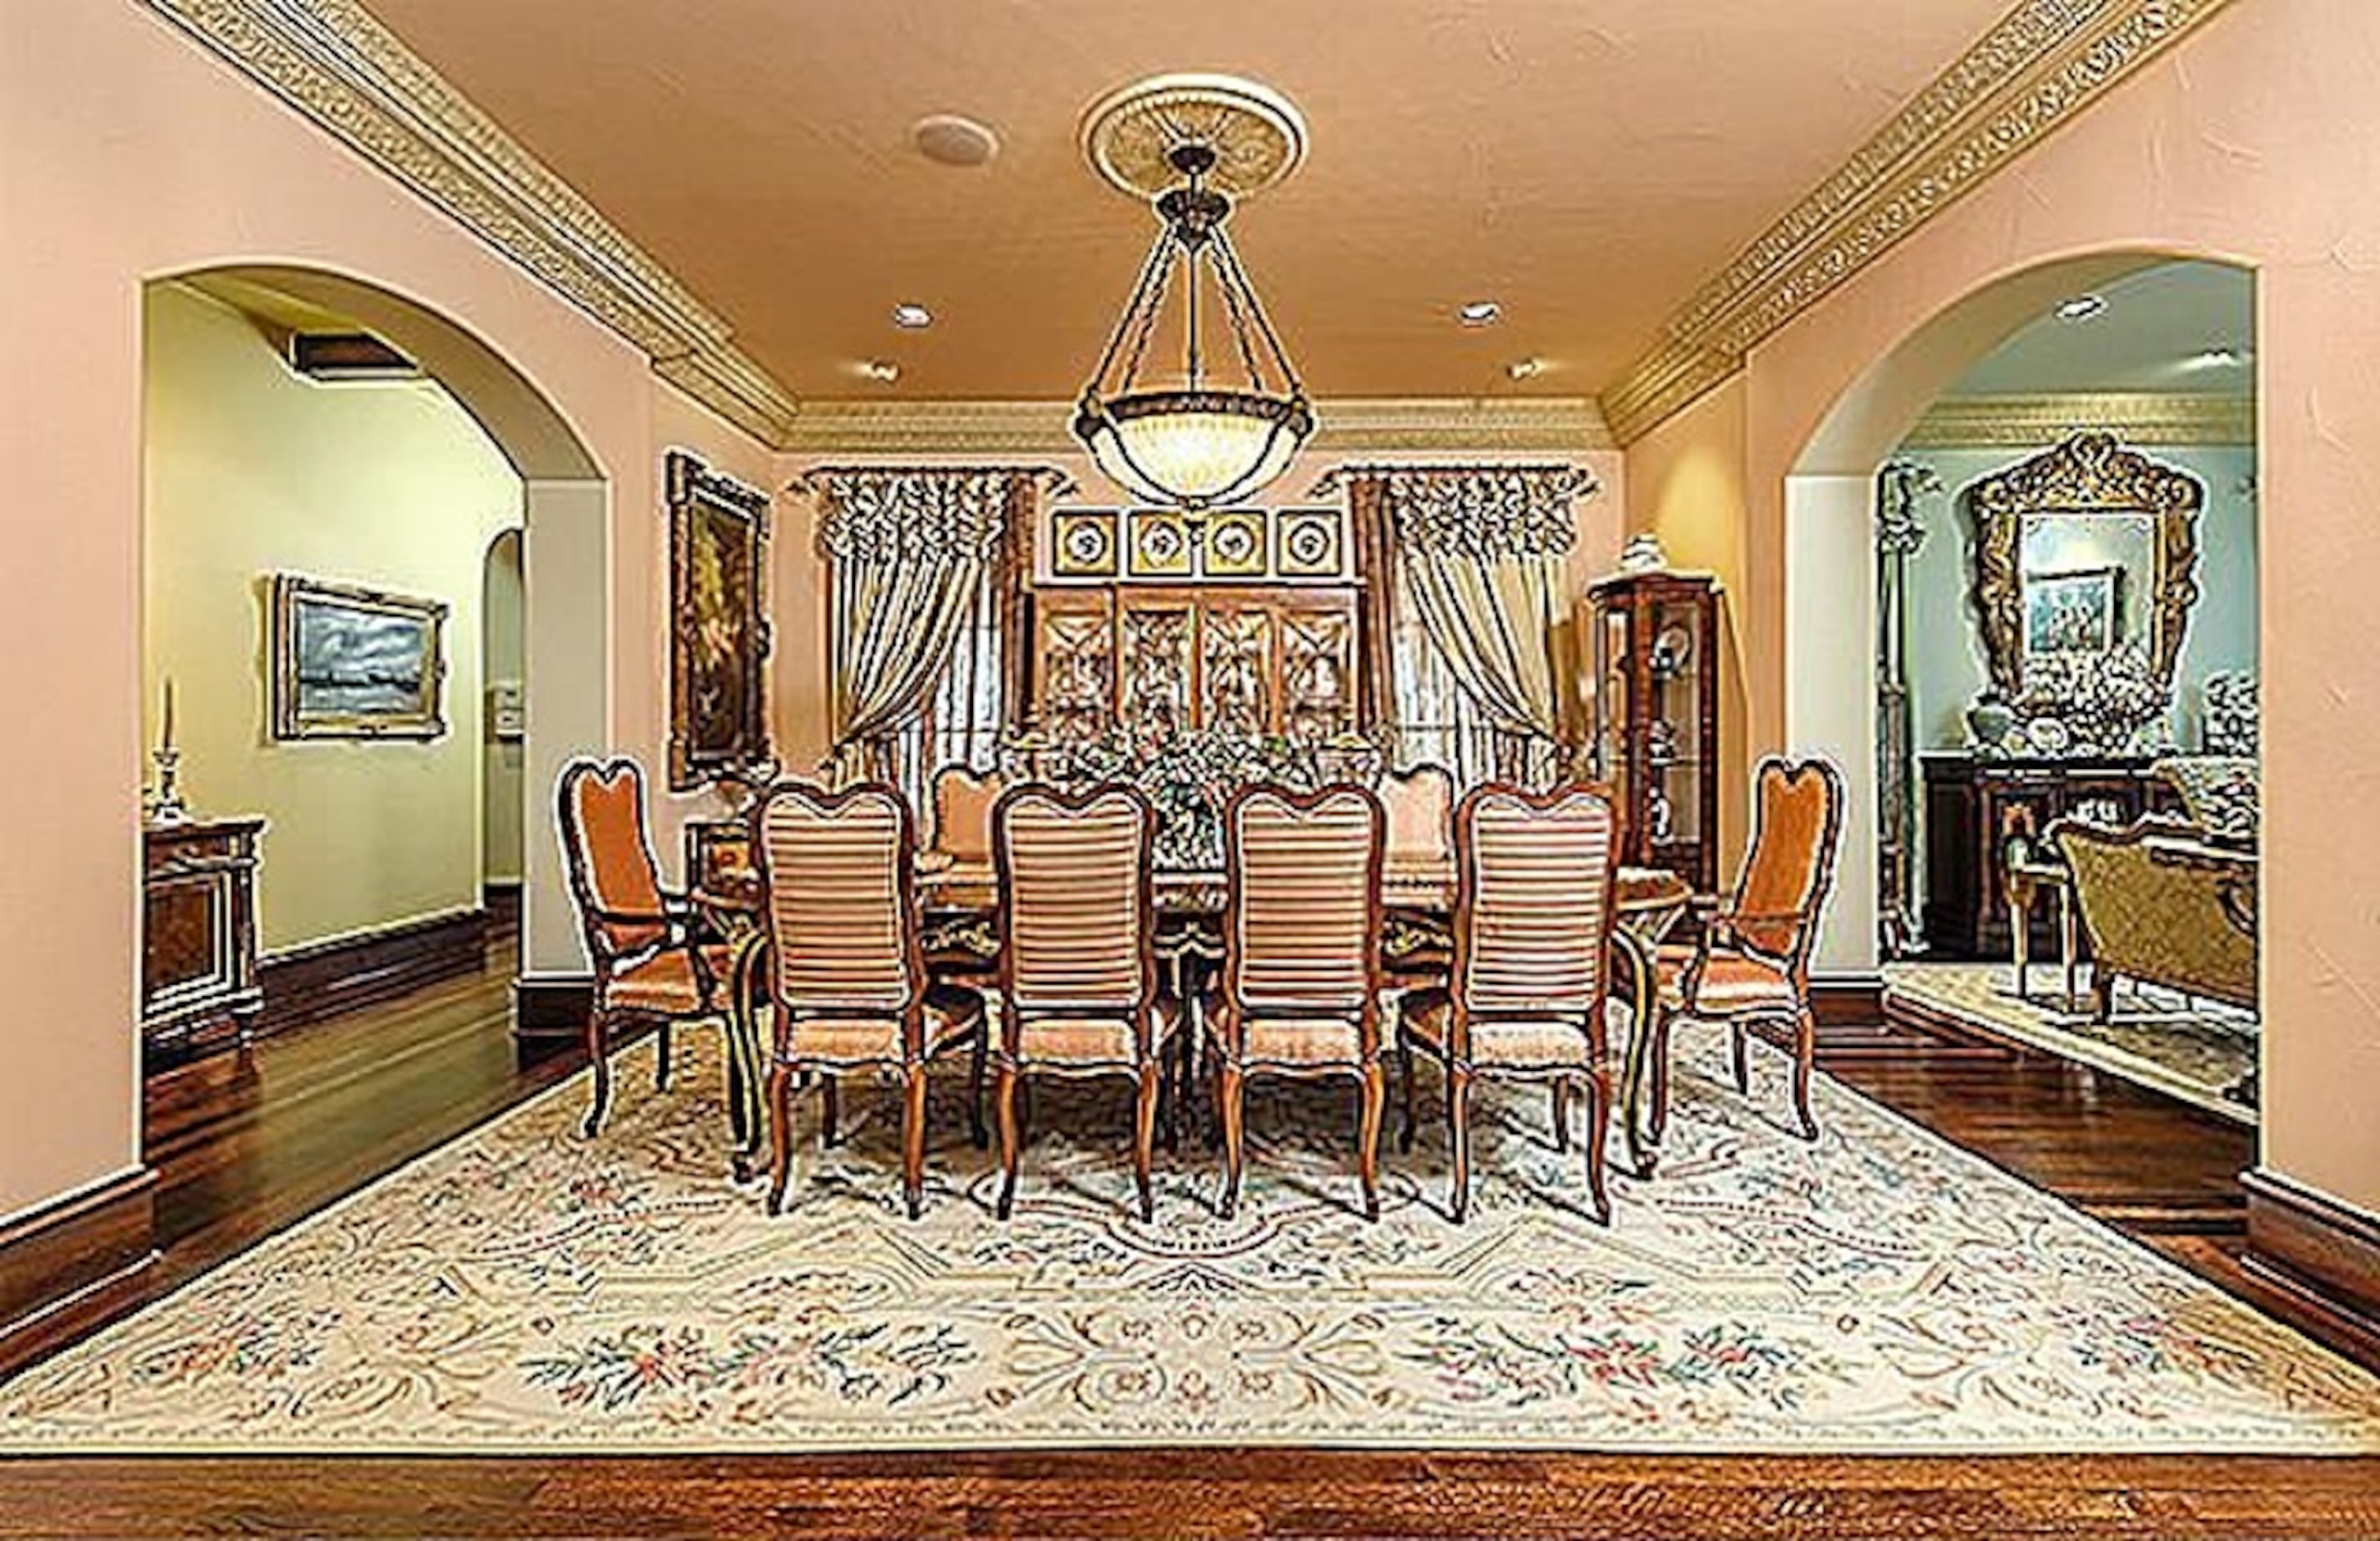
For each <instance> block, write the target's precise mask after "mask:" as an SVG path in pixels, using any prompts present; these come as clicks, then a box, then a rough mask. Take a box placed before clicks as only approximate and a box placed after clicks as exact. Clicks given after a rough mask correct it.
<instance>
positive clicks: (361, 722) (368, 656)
mask: <svg viewBox="0 0 2380 1541" xmlns="http://www.w3.org/2000/svg"><path fill="white" fill-rule="evenodd" d="M269 602H270V610H271V620H270V629H271V633H272V637H271V643H270V656H271V658H272V661H273V681H272V685H273V689H272V718H273V737H274V738H275V739H283V740H288V739H302V738H437V737H440V736H442V735H443V734H444V733H445V732H446V719H445V717H444V716H443V714H442V713H441V711H440V710H439V697H440V693H441V691H442V690H443V687H444V686H445V683H446V654H445V640H444V635H443V634H444V628H445V623H446V609H447V607H446V605H445V603H444V601H440V600H425V599H416V598H412V597H409V596H407V595H403V594H390V593H384V592H383V591H382V590H380V589H377V588H356V587H353V586H351V585H347V584H340V583H324V582H322V581H321V580H319V579H315V578H310V577H301V576H298V575H297V574H296V573H275V574H273V577H272V582H271V598H270V601H269Z"/></svg>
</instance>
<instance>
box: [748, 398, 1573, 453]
mask: <svg viewBox="0 0 2380 1541" xmlns="http://www.w3.org/2000/svg"><path fill="white" fill-rule="evenodd" d="M1314 415H1315V417H1316V419H1317V420H1318V426H1317V427H1316V429H1315V431H1314V438H1313V441H1312V442H1311V443H1309V444H1308V445H1307V446H1306V449H1307V453H1309V454H1314V453H1319V454H1324V455H1350V454H1359V455H1360V454H1375V453H1393V452H1399V451H1433V450H1437V451H1447V452H1456V451H1470V452H1496V451H1515V452H1552V453H1561V454H1576V453H1578V452H1580V451H1582V450H1597V449H1606V450H1608V449H1612V448H1615V447H1616V445H1615V444H1614V443H1613V441H1612V438H1611V431H1610V430H1609V428H1607V427H1606V426H1605V425H1604V421H1603V415H1602V413H1601V412H1599V411H1598V410H1597V408H1596V405H1595V403H1594V402H1592V401H1590V400H1588V399H1586V398H1585V397H1577V396H1573V397H1542V396H1531V397H1520V396H1500V397H1488V398H1444V397H1415V398H1411V399H1402V398H1399V399H1390V398H1383V397H1366V398H1362V399H1349V400H1344V401H1322V402H1317V403H1316V404H1315V407H1314ZM1074 420H1075V405H1074V403H1072V402H1067V401H817V400H811V401H805V402H803V403H802V404H801V406H800V409H799V410H798V411H797V412H796V413H795V416H794V419H793V420H792V422H790V423H789V424H787V425H786V429H785V433H784V439H783V443H782V444H781V445H780V447H781V448H783V449H787V450H793V451H796V452H799V453H802V454H808V455H1062V454H1068V453H1074V452H1078V451H1080V450H1081V448H1082V444H1081V443H1080V442H1078V441H1077V440H1076V439H1075V436H1074V433H1073V431H1072V428H1071V425H1072V424H1073V422H1074Z"/></svg>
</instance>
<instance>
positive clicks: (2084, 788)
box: [1918, 754, 2180, 959]
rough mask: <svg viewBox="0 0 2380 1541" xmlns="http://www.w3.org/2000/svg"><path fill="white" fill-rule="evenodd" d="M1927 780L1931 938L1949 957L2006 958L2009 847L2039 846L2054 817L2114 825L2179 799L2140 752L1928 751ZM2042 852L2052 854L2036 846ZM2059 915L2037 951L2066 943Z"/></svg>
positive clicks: (1924, 761)
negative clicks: (1985, 755)
mask: <svg viewBox="0 0 2380 1541" xmlns="http://www.w3.org/2000/svg"><path fill="white" fill-rule="evenodd" d="M1918 762H1919V764H1920V765H1921V766H1922V767H1923V768H1924V771H1925V940H1926V943H1927V945H1928V947H1929V948H1930V949H1931V950H1932V952H1933V953H1934V954H1935V955H1936V956H1938V957H1945V958H1975V959H1984V958H1995V959H1996V958H2006V957H2009V956H2010V953H2011V952H2012V947H2011V943H2012V941H2013V940H2014V938H2013V932H2012V928H2011V926H2010V919H2009V902H2008V901H2009V846H2010V842H2011V841H2018V840H2022V841H2023V842H2024V843H2026V845H2027V846H2028V847H2030V846H2034V845H2037V844H2038V843H2039V842H2040V839H2041V836H2042V832H2043V831H2046V830H2047V829H2048V828H2049V826H2050V823H2051V821H2052V820H2055V819H2064V818H2078V819H2090V820H2091V821H2092V822H2094V823H2097V824H2107V825H2112V826H2118V827H2120V826H2123V825H2126V824H2130V823H2131V821H2132V820H2133V819H2137V818H2139V817H2140V816H2141V815H2142V814H2143V813H2152V812H2167V811H2171V810H2174V809H2176V808H2178V807H2179V806H2180V799H2179V798H2178V797H2177V796H2176V795H2174V793H2173V790H2172V789H2171V788H2170V787H2168V785H2167V784H2166V783H2165V781H2164V779H2163V778H2161V777H2159V776H2157V775H2155V773H2153V772H2152V771H2151V770H2150V766H2151V764H2152V763H2153V762H2152V761H2151V760H2149V759H2147V758H2140V759H1981V758H1976V757H1975V756H1973V755H1967V754H1930V755H1920V756H1919V757H1918ZM2035 854H2036V855H2045V854H2046V853H2040V852H2036V853H2035ZM2052 924H2053V917H2051V916H2046V915H2043V916H2034V921H2033V931H2032V935H2031V937H2030V938H2029V940H2030V941H2031V943H2032V947H2031V949H2030V950H2031V951H2037V952H2041V953H2046V952H2048V951H2049V949H2050V948H2052V947H2055V946H2057V945H2058V936H2057V933H2056V932H2055V931H2053V930H2052V929H2050V926H2051V925H2052Z"/></svg>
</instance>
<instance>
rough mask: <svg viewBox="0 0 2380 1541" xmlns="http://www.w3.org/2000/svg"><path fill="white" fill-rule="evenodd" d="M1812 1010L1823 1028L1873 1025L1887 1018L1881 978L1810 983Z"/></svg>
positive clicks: (1816, 980)
mask: <svg viewBox="0 0 2380 1541" xmlns="http://www.w3.org/2000/svg"><path fill="white" fill-rule="evenodd" d="M1810 1011H1811V1013H1812V1014H1814V1015H1815V1016H1816V1017H1817V1019H1818V1023H1819V1025H1821V1026H1832V1025H1841V1024H1844V1023H1872V1022H1876V1021H1878V1020H1880V1019H1881V1018H1882V1017H1883V1015H1884V980H1883V978H1882V977H1868V978H1846V979H1813V980H1811V981H1810Z"/></svg>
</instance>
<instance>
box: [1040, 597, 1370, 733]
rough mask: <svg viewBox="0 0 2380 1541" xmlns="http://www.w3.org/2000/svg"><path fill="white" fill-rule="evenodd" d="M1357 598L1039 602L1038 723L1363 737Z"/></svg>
mask: <svg viewBox="0 0 2380 1541" xmlns="http://www.w3.org/2000/svg"><path fill="white" fill-rule="evenodd" d="M1355 604H1356V591H1355V590H1354V589H1351V588H1295V589H1290V588H1262V589H1258V588H1219V587H1215V586H1211V585H1209V586H1204V587H1200V588H1113V589H1107V588H1099V589H1093V588H1066V589H1063V590H1057V589H1043V590H1041V591H1040V592H1038V594H1037V595H1036V596H1035V608H1036V613H1037V616H1038V620H1037V622H1036V630H1037V634H1038V635H1037V640H1036V644H1035V661H1034V671H1033V677H1034V681H1035V686H1036V690H1035V698H1034V710H1035V714H1036V725H1037V726H1038V727H1039V729H1040V730H1041V731H1042V732H1043V733H1045V734H1050V736H1052V737H1054V738H1059V739H1078V738H1086V737H1089V736H1092V735H1093V734H1098V733H1100V732H1102V731H1104V730H1106V729H1107V728H1109V727H1111V726H1122V727H1124V728H1128V729H1130V730H1132V731H1134V732H1135V733H1139V734H1160V735H1161V734H1166V733H1169V732H1176V731H1181V730H1185V729H1196V728H1207V727H1218V728H1231V729H1234V730H1237V731H1240V732H1243V733H1248V734H1286V735H1288V736H1291V737H1294V738H1301V739H1312V740H1322V739H1329V738H1332V737H1336V736H1338V735H1339V734H1344V733H1347V732H1349V731H1351V730H1354V729H1358V728H1360V727H1361V726H1362V725H1363V724H1362V722H1361V709H1360V706H1359V704H1358V703H1359V701H1360V700H1361V698H1362V665H1361V660H1360V657H1359V654H1358V650H1357V646H1356V641H1357V625H1356V617H1355Z"/></svg>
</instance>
